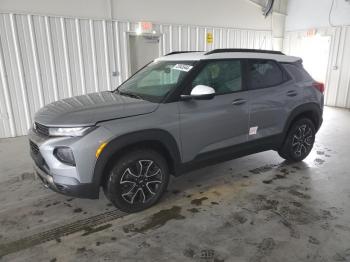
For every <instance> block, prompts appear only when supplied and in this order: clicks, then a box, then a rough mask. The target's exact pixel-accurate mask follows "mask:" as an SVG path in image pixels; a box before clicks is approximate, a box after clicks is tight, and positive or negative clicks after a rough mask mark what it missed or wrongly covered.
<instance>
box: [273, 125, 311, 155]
mask: <svg viewBox="0 0 350 262" xmlns="http://www.w3.org/2000/svg"><path fill="white" fill-rule="evenodd" d="M315 134H316V129H315V125H314V123H313V122H312V121H311V120H310V119H308V118H301V119H299V120H297V121H296V122H295V123H294V124H293V125H292V126H291V128H290V130H289V132H288V135H287V137H286V139H285V141H284V144H283V146H282V148H281V149H280V150H279V151H278V153H279V155H280V156H281V157H282V158H284V159H286V160H288V161H293V162H298V161H302V160H303V159H305V158H306V157H307V156H308V155H309V153H310V152H311V150H312V147H313V145H314V142H315Z"/></svg>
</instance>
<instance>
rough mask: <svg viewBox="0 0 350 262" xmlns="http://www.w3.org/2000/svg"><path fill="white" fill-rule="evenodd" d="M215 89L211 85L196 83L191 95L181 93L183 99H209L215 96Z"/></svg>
mask: <svg viewBox="0 0 350 262" xmlns="http://www.w3.org/2000/svg"><path fill="white" fill-rule="evenodd" d="M214 96H215V90H214V88H212V87H210V86H205V85H196V86H195V87H194V88H193V89H192V91H191V94H190V95H181V98H182V100H190V99H198V100H209V99H212V98H214Z"/></svg>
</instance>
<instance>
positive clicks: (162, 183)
mask: <svg viewBox="0 0 350 262" xmlns="http://www.w3.org/2000/svg"><path fill="white" fill-rule="evenodd" d="M168 182H169V169H168V165H167V162H166V160H165V159H164V157H162V156H161V155H160V154H159V153H158V152H156V151H153V150H147V149H138V150H133V151H130V152H128V153H127V154H126V155H124V156H122V157H121V158H119V159H118V160H117V161H116V163H115V164H113V165H112V167H111V169H110V171H109V174H108V178H107V179H106V182H105V184H104V186H103V189H104V193H105V195H106V197H107V198H108V199H109V200H110V201H111V202H112V203H113V204H114V205H115V206H116V207H117V208H118V209H120V210H122V211H124V212H127V213H134V212H138V211H142V210H144V209H147V208H149V207H151V206H152V205H154V204H156V203H157V202H158V201H159V199H160V198H161V196H162V195H163V193H164V191H165V190H166V188H167V186H168Z"/></svg>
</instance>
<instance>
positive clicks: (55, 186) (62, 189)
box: [34, 164, 99, 199]
mask: <svg viewBox="0 0 350 262" xmlns="http://www.w3.org/2000/svg"><path fill="white" fill-rule="evenodd" d="M34 170H35V172H36V174H37V175H38V177H39V178H40V180H41V181H42V182H43V184H44V187H46V188H50V189H51V190H53V191H55V192H57V193H61V194H64V195H67V196H72V197H78V198H89V199H97V198H98V195H99V194H98V193H99V192H98V189H99V187H98V186H95V185H94V184H92V183H83V184H82V183H77V184H76V185H67V184H60V183H57V182H55V181H54V179H53V177H52V176H51V175H49V174H47V173H46V172H45V171H44V170H42V169H41V168H40V167H38V166H37V165H36V164H35V165H34Z"/></svg>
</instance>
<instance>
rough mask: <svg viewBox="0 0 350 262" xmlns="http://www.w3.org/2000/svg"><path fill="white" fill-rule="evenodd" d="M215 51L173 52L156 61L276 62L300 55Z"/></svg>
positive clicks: (292, 59)
mask: <svg viewBox="0 0 350 262" xmlns="http://www.w3.org/2000/svg"><path fill="white" fill-rule="evenodd" d="M215 51H216V52H173V53H170V54H168V55H165V56H162V57H159V58H157V59H156V61H199V60H212V59H228V58H231V59H234V58H237V59H239V58H241V59H243V58H247V59H272V60H276V61H278V62H282V63H283V62H284V63H294V62H297V61H300V60H301V58H300V57H295V56H287V55H284V54H282V53H279V52H274V51H271V53H269V51H267V50H262V51H261V52H259V51H258V50H254V51H240V49H237V50H235V51H226V50H225V49H222V50H220V49H216V50H215Z"/></svg>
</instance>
